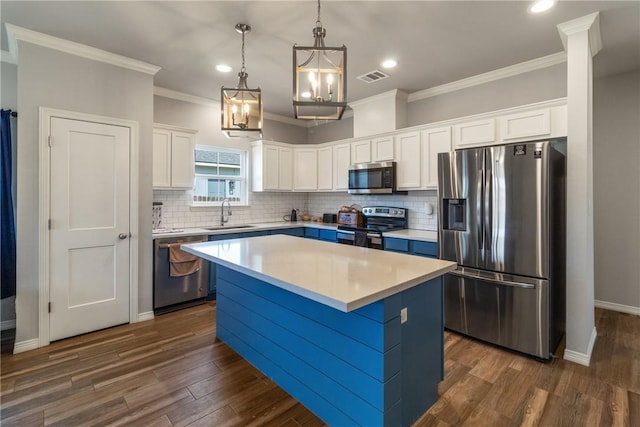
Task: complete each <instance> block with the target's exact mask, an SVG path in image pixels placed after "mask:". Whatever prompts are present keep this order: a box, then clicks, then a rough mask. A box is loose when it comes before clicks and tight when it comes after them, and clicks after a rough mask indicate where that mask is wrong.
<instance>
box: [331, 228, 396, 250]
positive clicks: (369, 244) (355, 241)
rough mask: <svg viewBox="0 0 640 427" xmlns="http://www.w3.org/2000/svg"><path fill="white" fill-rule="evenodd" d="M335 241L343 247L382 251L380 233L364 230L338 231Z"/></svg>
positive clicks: (382, 245)
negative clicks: (359, 247)
mask: <svg viewBox="0 0 640 427" xmlns="http://www.w3.org/2000/svg"><path fill="white" fill-rule="evenodd" d="M336 241H337V242H338V243H342V244H343V245H351V246H361V247H365V248H373V249H384V244H383V241H382V233H381V232H379V231H365V230H340V229H339V230H338V232H337V234H336Z"/></svg>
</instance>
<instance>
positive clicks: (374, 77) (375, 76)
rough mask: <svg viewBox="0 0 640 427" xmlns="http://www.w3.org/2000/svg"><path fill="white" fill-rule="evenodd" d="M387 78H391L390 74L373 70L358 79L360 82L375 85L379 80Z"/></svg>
mask: <svg viewBox="0 0 640 427" xmlns="http://www.w3.org/2000/svg"><path fill="white" fill-rule="evenodd" d="M387 77H389V74H386V73H383V72H382V71H380V70H373V71H369V72H368V73H366V74H363V75H361V76H358V77H356V78H357V79H358V80H362V81H363V82H365V83H373V82H377V81H378V80H382V79H386V78H387Z"/></svg>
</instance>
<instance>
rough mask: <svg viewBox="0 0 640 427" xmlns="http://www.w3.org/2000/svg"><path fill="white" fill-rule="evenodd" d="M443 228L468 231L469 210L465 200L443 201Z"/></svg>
mask: <svg viewBox="0 0 640 427" xmlns="http://www.w3.org/2000/svg"><path fill="white" fill-rule="evenodd" d="M442 202H443V207H442V211H443V212H442V219H443V221H442V226H443V228H444V229H445V230H454V231H466V230H467V218H466V216H467V213H466V212H467V210H466V209H465V205H466V200H465V199H443V200H442Z"/></svg>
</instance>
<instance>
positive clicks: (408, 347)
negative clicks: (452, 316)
mask: <svg viewBox="0 0 640 427" xmlns="http://www.w3.org/2000/svg"><path fill="white" fill-rule="evenodd" d="M216 274H217V308H216V311H217V314H216V316H217V319H216V330H217V337H218V338H219V339H220V340H222V341H224V342H225V343H226V344H227V345H229V346H230V347H231V348H233V349H234V350H235V351H236V352H238V353H239V354H240V355H241V356H242V357H244V358H245V359H246V360H247V361H249V362H250V363H251V364H252V365H254V366H255V367H256V368H257V369H258V370H260V371H261V372H263V373H264V374H265V375H266V376H268V377H269V378H271V379H272V380H273V381H274V382H275V383H276V384H278V385H279V386H280V387H282V388H283V389H284V390H286V391H287V392H288V393H289V394H290V395H291V396H293V397H294V398H296V399H297V400H298V401H299V402H301V403H302V404H303V405H304V406H306V407H307V408H308V409H309V410H310V411H312V412H313V413H314V414H316V415H317V416H318V417H319V418H321V419H322V420H323V421H324V422H326V423H327V424H329V425H332V426H341V427H342V426H352V425H353V426H356V425H360V426H368V427H369V426H410V425H411V424H412V423H413V422H415V421H416V420H417V419H418V418H419V417H420V416H421V415H422V414H423V413H424V412H426V411H427V409H429V407H430V406H431V405H433V403H434V402H435V401H436V400H437V398H438V382H439V381H441V380H442V379H443V372H444V357H443V315H442V314H443V313H442V281H441V278H436V279H433V280H430V281H428V282H425V283H422V284H420V285H418V286H415V287H412V288H410V289H408V290H405V291H403V292H401V293H398V294H395V295H392V296H390V297H388V298H385V299H383V300H381V301H377V302H375V303H372V304H369V305H367V306H365V307H362V308H359V309H357V310H354V311H351V312H348V313H345V312H342V311H340V310H337V309H334V308H332V307H329V306H326V305H324V304H321V303H318V302H315V301H312V300H310V299H308V298H305V297H302V296H299V295H297V294H294V293H292V292H289V291H287V290H284V289H281V288H279V287H277V286H274V285H271V284H268V283H266V282H263V281H261V280H258V279H255V278H252V277H249V276H247V275H245V274H242V273H239V272H237V271H234V270H231V269H229V268H227V267H223V266H221V265H218V266H217V268H216ZM403 308H406V309H407V321H406V322H405V323H401V321H400V311H401V309H403Z"/></svg>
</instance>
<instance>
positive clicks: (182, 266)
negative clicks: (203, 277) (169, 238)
mask: <svg viewBox="0 0 640 427" xmlns="http://www.w3.org/2000/svg"><path fill="white" fill-rule="evenodd" d="M201 267H202V258H200V257H198V256H195V255H192V254H190V253H188V252H185V251H183V250H182V249H180V244H176V245H171V246H169V276H171V277H182V276H188V275H189V274H193V273H195V272H197V271H199V270H200V268H201Z"/></svg>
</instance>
